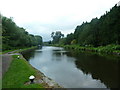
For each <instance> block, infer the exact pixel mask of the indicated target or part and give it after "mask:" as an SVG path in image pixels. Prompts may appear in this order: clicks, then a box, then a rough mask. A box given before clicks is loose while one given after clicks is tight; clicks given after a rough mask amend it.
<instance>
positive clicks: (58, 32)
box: [51, 31, 64, 44]
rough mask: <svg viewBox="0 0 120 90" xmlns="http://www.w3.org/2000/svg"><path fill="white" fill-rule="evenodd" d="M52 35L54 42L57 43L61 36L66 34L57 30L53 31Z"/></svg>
mask: <svg viewBox="0 0 120 90" xmlns="http://www.w3.org/2000/svg"><path fill="white" fill-rule="evenodd" d="M51 37H52V38H53V41H52V43H53V44H57V43H59V40H60V38H63V37H64V34H62V33H61V31H56V32H52V33H51Z"/></svg>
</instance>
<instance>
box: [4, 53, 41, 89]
mask: <svg viewBox="0 0 120 90" xmlns="http://www.w3.org/2000/svg"><path fill="white" fill-rule="evenodd" d="M17 56H18V55H13V61H12V63H11V65H10V68H9V70H8V71H7V72H6V73H5V75H4V77H3V82H2V84H3V85H2V87H3V88H43V86H42V85H41V84H30V85H25V83H26V82H28V81H29V76H30V75H34V76H36V74H37V72H36V71H35V70H34V69H33V68H32V67H31V66H30V65H29V64H28V62H27V61H25V60H23V59H17Z"/></svg>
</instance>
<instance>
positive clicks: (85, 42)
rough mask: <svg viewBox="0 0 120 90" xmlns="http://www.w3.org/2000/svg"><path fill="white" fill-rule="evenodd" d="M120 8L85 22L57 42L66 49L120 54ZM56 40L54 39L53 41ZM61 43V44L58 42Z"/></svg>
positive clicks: (116, 7)
mask: <svg viewBox="0 0 120 90" xmlns="http://www.w3.org/2000/svg"><path fill="white" fill-rule="evenodd" d="M119 18H120V6H117V5H115V6H114V7H113V8H111V9H110V11H109V12H106V13H105V14H104V15H102V16H101V17H100V18H99V19H98V18H94V19H92V20H91V21H90V22H83V23H82V24H81V25H78V26H77V27H76V28H75V31H74V33H70V34H68V35H67V37H65V38H59V40H57V42H56V43H55V42H53V41H52V42H48V43H52V44H58V45H62V46H64V47H66V48H74V49H79V50H89V51H95V52H105V53H117V54H120V19H119ZM53 40H54V39H53ZM58 41H59V42H58Z"/></svg>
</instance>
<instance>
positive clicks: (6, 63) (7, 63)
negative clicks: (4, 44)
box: [2, 53, 12, 76]
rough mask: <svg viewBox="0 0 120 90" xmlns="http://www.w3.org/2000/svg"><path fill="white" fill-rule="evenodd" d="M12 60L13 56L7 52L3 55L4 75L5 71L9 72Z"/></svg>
mask: <svg viewBox="0 0 120 90" xmlns="http://www.w3.org/2000/svg"><path fill="white" fill-rule="evenodd" d="M11 61H12V56H11V55H9V54H8V53H7V54H3V55H2V76H4V74H5V72H7V70H8V68H9V66H10V63H11Z"/></svg>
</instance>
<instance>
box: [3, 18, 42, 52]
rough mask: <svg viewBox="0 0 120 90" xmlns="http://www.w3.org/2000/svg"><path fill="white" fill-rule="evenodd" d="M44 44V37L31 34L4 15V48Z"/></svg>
mask: <svg viewBox="0 0 120 90" xmlns="http://www.w3.org/2000/svg"><path fill="white" fill-rule="evenodd" d="M41 44H42V37H41V36H39V35H32V34H29V33H28V32H27V31H26V30H25V29H24V28H22V27H19V26H17V25H16V23H15V22H14V21H13V20H12V18H7V17H5V16H2V50H3V51H4V50H10V49H17V48H23V47H31V46H36V45H41Z"/></svg>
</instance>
